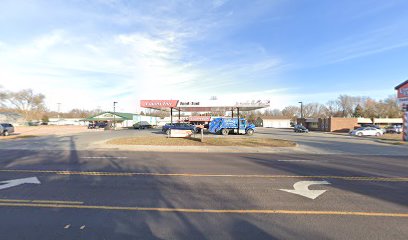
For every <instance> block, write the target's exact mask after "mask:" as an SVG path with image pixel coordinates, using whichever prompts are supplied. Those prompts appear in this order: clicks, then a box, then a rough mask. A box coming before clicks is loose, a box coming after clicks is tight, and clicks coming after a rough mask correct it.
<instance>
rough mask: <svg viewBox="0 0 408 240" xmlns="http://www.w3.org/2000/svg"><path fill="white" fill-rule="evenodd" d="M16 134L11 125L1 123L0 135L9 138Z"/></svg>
mask: <svg viewBox="0 0 408 240" xmlns="http://www.w3.org/2000/svg"><path fill="white" fill-rule="evenodd" d="M13 132H14V126H13V125H12V124H10V123H0V135H3V136H8V135H10V133H13Z"/></svg>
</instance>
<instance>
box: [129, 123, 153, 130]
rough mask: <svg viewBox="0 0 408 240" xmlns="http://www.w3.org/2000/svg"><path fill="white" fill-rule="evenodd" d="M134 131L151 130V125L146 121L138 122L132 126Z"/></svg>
mask: <svg viewBox="0 0 408 240" xmlns="http://www.w3.org/2000/svg"><path fill="white" fill-rule="evenodd" d="M133 128H134V129H146V128H152V125H151V124H150V123H148V122H146V121H140V122H137V123H135V124H133Z"/></svg>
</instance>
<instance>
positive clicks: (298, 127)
mask: <svg viewBox="0 0 408 240" xmlns="http://www.w3.org/2000/svg"><path fill="white" fill-rule="evenodd" d="M293 131H295V132H298V133H308V132H309V129H307V128H306V127H305V126H303V125H299V124H296V125H295V126H294V127H293Z"/></svg>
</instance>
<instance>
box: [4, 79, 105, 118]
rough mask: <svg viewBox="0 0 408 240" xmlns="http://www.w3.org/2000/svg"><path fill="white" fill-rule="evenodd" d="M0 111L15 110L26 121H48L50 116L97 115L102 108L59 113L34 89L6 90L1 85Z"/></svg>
mask: <svg viewBox="0 0 408 240" xmlns="http://www.w3.org/2000/svg"><path fill="white" fill-rule="evenodd" d="M0 112H15V113H19V114H21V115H22V116H23V118H24V119H25V120H26V121H32V120H42V121H43V122H48V119H49V118H52V117H54V118H56V117H61V118H86V117H89V116H91V115H96V114H98V113H100V112H102V110H100V109H95V110H85V109H72V110H71V111H69V112H65V113H59V112H57V111H51V110H49V109H48V108H47V107H46V105H45V95H44V94H41V93H35V92H34V91H33V90H32V89H23V90H20V91H15V92H14V91H9V90H5V89H4V88H3V87H2V86H0Z"/></svg>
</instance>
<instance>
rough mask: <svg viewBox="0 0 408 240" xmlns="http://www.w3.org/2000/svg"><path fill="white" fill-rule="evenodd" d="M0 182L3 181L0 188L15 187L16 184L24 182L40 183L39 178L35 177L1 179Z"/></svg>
mask: <svg viewBox="0 0 408 240" xmlns="http://www.w3.org/2000/svg"><path fill="white" fill-rule="evenodd" d="M0 183H3V185H0V190H2V189H6V188H11V187H16V186H18V185H21V184H25V183H32V184H41V182H40V180H38V178H37V177H29V178H20V179H13V180H7V181H1V182H0Z"/></svg>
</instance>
